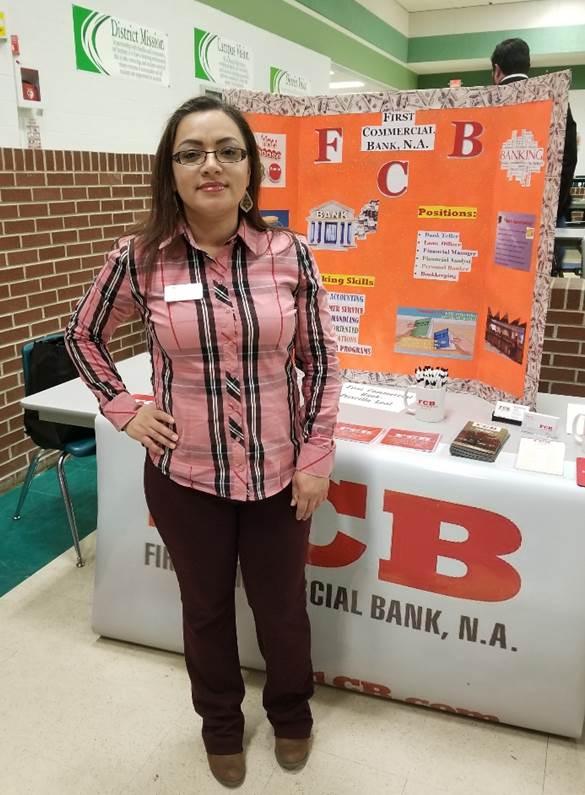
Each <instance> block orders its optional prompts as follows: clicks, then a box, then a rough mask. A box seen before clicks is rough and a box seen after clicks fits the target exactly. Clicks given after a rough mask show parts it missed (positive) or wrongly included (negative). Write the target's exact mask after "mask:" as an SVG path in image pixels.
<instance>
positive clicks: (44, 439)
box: [12, 333, 96, 566]
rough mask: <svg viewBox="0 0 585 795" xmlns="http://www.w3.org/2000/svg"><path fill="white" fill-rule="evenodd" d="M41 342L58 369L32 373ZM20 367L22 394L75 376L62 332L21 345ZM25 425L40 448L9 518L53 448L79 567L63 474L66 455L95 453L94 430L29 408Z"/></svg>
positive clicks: (17, 513)
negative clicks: (53, 419) (47, 418)
mask: <svg viewBox="0 0 585 795" xmlns="http://www.w3.org/2000/svg"><path fill="white" fill-rule="evenodd" d="M43 344H45V345H47V344H48V345H50V346H51V347H52V348H54V350H52V351H51V353H52V355H53V357H54V358H55V357H56V360H58V361H59V364H60V366H59V368H56V369H55V370H54V371H53V372H52V373H50V374H49V375H46V374H45V375H43V374H40V375H39V372H35V370H34V361H33V359H34V356H33V351H34V350H35V345H36V346H41V345H43ZM22 369H23V374H24V389H25V394H26V395H30V394H34V393H35V392H39V391H42V390H43V389H48V388H49V387H52V386H56V385H57V384H58V383H63V382H65V381H68V380H70V379H71V378H76V377H77V371H76V370H75V367H74V365H73V363H72V362H71V360H70V359H69V355H68V354H67V351H66V349H65V345H64V335H63V334H62V333H60V334H49V335H48V336H46V337H42V338H40V339H38V340H34V341H32V342H27V343H26V344H25V345H24V346H23V348H22ZM57 370H58V371H57ZM25 428H26V432H27V434H28V435H29V436H30V438H31V439H32V440H33V442H34V443H35V444H36V445H37V446H38V447H39V448H41V449H39V451H38V452H37V453H35V455H34V456H33V458H32V459H31V462H30V464H29V466H28V470H27V473H26V477H25V480H24V483H23V484H22V489H21V492H20V498H19V500H18V506H17V508H16V511H15V513H14V516H13V517H12V518H13V519H20V517H21V511H22V506H23V505H24V501H25V499H26V495H27V494H28V490H29V488H30V484H31V482H32V479H33V477H34V474H35V471H36V468H37V466H38V463H39V461H40V459H41V458H42V456H43V455H46V454H49V453H52V452H55V451H56V450H61V455H60V456H59V458H58V460H57V475H58V477H59V486H60V489H61V494H62V496H63V502H64V503H65V510H66V512H67V520H68V522H69V529H70V530H71V536H72V538H73V545H74V547H75V552H76V554H77V566H83V565H84V560H83V558H82V557H81V549H80V546H79V533H78V531H77V522H76V521H75V512H74V510H73V503H72V501H71V496H70V494H69V488H68V486H67V478H66V477H65V462H66V461H67V459H68V458H69V457H70V456H73V457H75V458H85V457H86V456H90V455H95V449H96V448H95V433H94V432H93V431H91V430H90V429H89V428H80V427H79V426H75V425H62V424H61V423H53V422H47V421H44V420H39V418H38V413H37V412H36V411H29V410H25Z"/></svg>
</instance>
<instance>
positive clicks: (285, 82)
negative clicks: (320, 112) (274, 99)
mask: <svg viewBox="0 0 585 795" xmlns="http://www.w3.org/2000/svg"><path fill="white" fill-rule="evenodd" d="M270 92H271V93H272V94H293V95H294V96H298V97H306V96H308V95H309V94H310V93H311V84H310V82H309V81H308V80H307V78H306V77H303V76H302V75H295V74H293V73H292V72H289V71H287V70H286V69H280V67H278V66H271V67H270Z"/></svg>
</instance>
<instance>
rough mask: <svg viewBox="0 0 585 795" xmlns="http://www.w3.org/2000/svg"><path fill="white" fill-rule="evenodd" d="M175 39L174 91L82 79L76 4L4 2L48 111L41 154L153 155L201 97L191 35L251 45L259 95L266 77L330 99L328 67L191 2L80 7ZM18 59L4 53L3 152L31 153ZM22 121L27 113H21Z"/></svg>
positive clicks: (0, 46) (128, 0)
mask: <svg viewBox="0 0 585 795" xmlns="http://www.w3.org/2000/svg"><path fill="white" fill-rule="evenodd" d="M77 4H78V5H82V6H84V7H87V8H91V9H94V10H96V11H100V12H103V13H105V14H112V15H114V16H120V17H121V18H122V19H124V20H128V21H132V22H135V23H138V24H140V25H143V26H145V27H148V28H154V29H156V30H158V31H160V32H163V33H167V34H168V36H169V71H170V87H167V86H162V85H158V84H154V83H151V82H148V81H145V80H135V79H122V78H113V77H107V76H104V75H100V74H94V73H90V72H84V71H78V70H77V68H76V65H75V49H74V38H73V17H72V10H71V9H72V4H71V2H68V1H67V0H46V1H45V0H4V2H2V4H1V6H2V9H3V10H4V11H5V12H6V22H7V28H8V33H9V34H12V33H15V34H18V36H19V39H20V48H21V60H22V63H23V64H24V65H26V66H31V67H34V68H37V69H39V70H40V82H41V92H42V99H43V102H44V104H45V109H44V111H43V114H42V116H41V117H40V127H41V135H42V145H43V148H44V149H73V150H85V151H100V152H147V153H149V152H154V150H155V149H156V146H157V143H158V139H159V137H160V134H161V131H162V128H163V127H164V124H165V122H166V119H167V118H168V115H169V114H170V113H171V112H172V111H173V110H174V109H175V108H176V107H177V106H178V105H179V104H181V102H183V101H184V100H186V99H188V98H189V97H192V96H195V95H197V94H198V93H199V85H200V81H198V80H196V79H195V77H194V52H193V28H195V27H198V28H203V29H204V30H208V31H211V32H213V33H218V34H220V35H223V36H225V37H227V38H230V39H234V40H236V41H240V42H243V43H245V44H246V45H247V46H248V47H249V48H250V49H251V50H252V51H253V57H254V70H253V71H254V86H253V88H255V89H258V90H263V91H268V90H269V68H270V66H271V65H272V66H279V67H281V68H283V69H287V70H289V71H291V72H293V73H296V74H300V75H302V76H303V77H306V78H307V79H308V80H309V81H310V84H311V93H312V94H326V93H327V86H328V82H329V69H330V59H329V58H326V57H325V56H323V55H321V54H319V53H315V52H313V51H312V50H309V49H307V48H305V47H301V46H299V45H297V44H294V43H293V42H290V41H288V40H286V39H283V38H281V37H279V36H275V35H273V34H270V33H267V32H266V31H263V30H261V29H259V28H256V27H254V26H252V25H249V24H247V23H245V22H242V21H240V20H239V19H235V18H234V17H230V16H228V15H226V14H223V13H221V12H219V11H216V10H215V9H213V8H210V7H209V6H206V5H203V4H202V3H197V2H193V0H167V2H166V3H164V2H163V3H161V2H159V1H158V0H124V2H123V3H121V2H116V1H115V0H91V2H90V1H89V0H88V1H87V2H85V1H84V0H77ZM12 60H13V59H12V55H11V53H10V46H9V44H7V43H6V42H3V43H0V146H6V147H21V146H25V139H24V137H23V135H22V132H21V131H20V130H19V114H18V112H17V109H16V93H15V83H14V76H13V63H12ZM21 119H22V113H21Z"/></svg>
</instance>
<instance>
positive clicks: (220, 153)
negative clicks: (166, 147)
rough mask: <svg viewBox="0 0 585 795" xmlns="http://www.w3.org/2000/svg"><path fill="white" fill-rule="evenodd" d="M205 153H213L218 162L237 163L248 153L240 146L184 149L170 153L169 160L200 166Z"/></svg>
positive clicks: (204, 159)
mask: <svg viewBox="0 0 585 795" xmlns="http://www.w3.org/2000/svg"><path fill="white" fill-rule="evenodd" d="M207 155H215V159H216V160H217V161H218V162H219V163H239V162H240V161H242V160H244V159H245V158H246V157H248V153H247V152H246V150H245V149H242V148H241V147H240V146H222V147H221V149H209V150H205V149H184V150H183V151H181V152H175V154H174V155H171V160H174V161H175V163H180V164H181V165H182V166H202V165H203V163H205V161H206V160H207Z"/></svg>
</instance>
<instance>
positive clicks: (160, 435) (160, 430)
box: [124, 404, 179, 455]
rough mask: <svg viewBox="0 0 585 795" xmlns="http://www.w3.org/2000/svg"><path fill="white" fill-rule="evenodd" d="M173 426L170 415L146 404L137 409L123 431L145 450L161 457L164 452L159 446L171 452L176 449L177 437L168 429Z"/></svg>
mask: <svg viewBox="0 0 585 795" xmlns="http://www.w3.org/2000/svg"><path fill="white" fill-rule="evenodd" d="M174 424H175V421H174V419H173V418H172V417H171V415H170V414H166V413H165V412H164V411H161V410H160V409H157V408H156V407H155V406H154V405H152V404H147V405H146V406H141V407H140V408H139V409H138V411H137V412H136V416H135V417H134V419H132V420H130V422H129V423H128V424H127V425H126V427H125V428H124V431H125V432H126V433H127V434H128V436H130V437H131V438H132V439H136V441H137V442H140V443H141V444H142V445H143V446H144V447H146V449H147V450H150V451H151V452H153V453H157V454H158V455H162V454H163V453H164V452H165V451H164V449H163V448H162V447H161V445H165V446H166V447H170V448H171V450H174V449H175V447H176V444H175V442H176V441H177V439H178V438H179V437H178V436H177V434H176V433H175V432H174V431H173V430H171V428H169V427H168V426H169V425H174Z"/></svg>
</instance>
